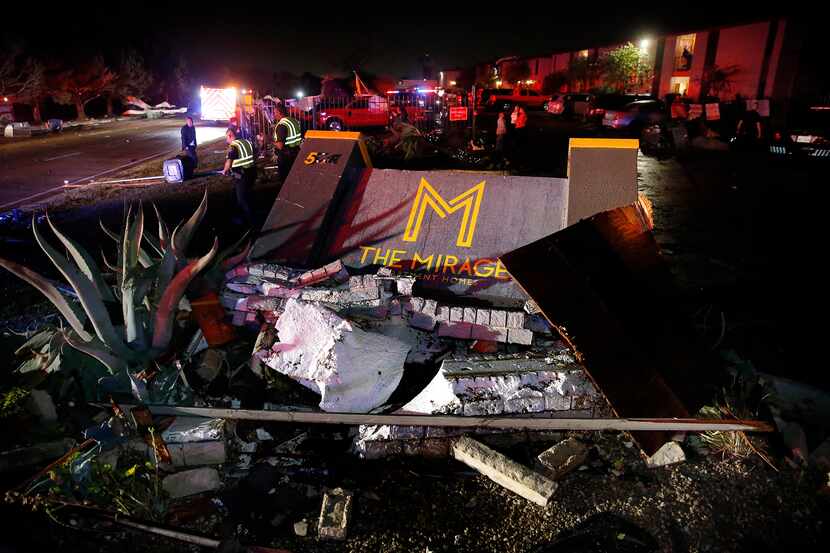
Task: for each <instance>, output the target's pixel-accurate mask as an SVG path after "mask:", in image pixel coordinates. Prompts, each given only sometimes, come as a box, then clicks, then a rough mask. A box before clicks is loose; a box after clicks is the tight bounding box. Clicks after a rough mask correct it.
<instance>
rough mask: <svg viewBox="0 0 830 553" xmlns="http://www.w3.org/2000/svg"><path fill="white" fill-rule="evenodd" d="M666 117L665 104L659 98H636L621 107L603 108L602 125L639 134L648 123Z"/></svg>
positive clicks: (653, 122) (650, 123)
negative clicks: (616, 108) (615, 108)
mask: <svg viewBox="0 0 830 553" xmlns="http://www.w3.org/2000/svg"><path fill="white" fill-rule="evenodd" d="M665 119H666V106H665V104H663V102H662V101H660V100H654V99H651V100H637V101H635V102H631V103H629V104H626V105H625V106H624V107H623V108H622V109H618V110H613V109H609V110H605V113H604V115H603V117H602V126H603V127H604V128H606V129H612V130H614V131H621V132H624V133H626V134H631V135H635V136H639V135H640V133H641V132H642V131H643V129H644V128H645V127H646V126H648V125H653V124H655V123H659V122H661V121H664V120H665Z"/></svg>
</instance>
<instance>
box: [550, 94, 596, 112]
mask: <svg viewBox="0 0 830 553" xmlns="http://www.w3.org/2000/svg"><path fill="white" fill-rule="evenodd" d="M593 98H594V95H593V94H554V95H553V96H551V97H550V99H548V101H547V102H546V103H545V111H547V112H548V113H552V114H554V115H565V116H568V115H576V116H585V115H587V114H588V110H589V108H590V106H591V102H592V101H593Z"/></svg>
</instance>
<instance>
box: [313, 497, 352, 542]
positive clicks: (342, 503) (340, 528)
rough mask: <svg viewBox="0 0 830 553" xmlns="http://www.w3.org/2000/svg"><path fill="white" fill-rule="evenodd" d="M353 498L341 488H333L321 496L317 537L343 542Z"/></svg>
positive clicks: (350, 514)
mask: <svg viewBox="0 0 830 553" xmlns="http://www.w3.org/2000/svg"><path fill="white" fill-rule="evenodd" d="M353 499H354V496H353V494H352V493H351V492H349V491H346V490H344V489H343V488H334V489H333V490H329V491H327V492H325V494H323V504H322V506H321V507H320V519H319V520H318V522H317V536H318V537H319V538H320V539H323V540H345V539H346V537H347V530H348V526H349V519H350V518H351V516H352V504H353Z"/></svg>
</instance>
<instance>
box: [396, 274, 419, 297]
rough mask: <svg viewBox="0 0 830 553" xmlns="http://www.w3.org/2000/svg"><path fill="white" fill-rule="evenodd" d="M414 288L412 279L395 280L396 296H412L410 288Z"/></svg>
mask: <svg viewBox="0 0 830 553" xmlns="http://www.w3.org/2000/svg"><path fill="white" fill-rule="evenodd" d="M414 286H415V279H414V278H398V279H395V289H396V290H397V291H398V294H402V295H404V296H411V295H412V288H413V287H414Z"/></svg>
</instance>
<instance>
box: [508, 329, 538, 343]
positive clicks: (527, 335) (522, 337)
mask: <svg viewBox="0 0 830 553" xmlns="http://www.w3.org/2000/svg"><path fill="white" fill-rule="evenodd" d="M507 341H508V342H509V343H511V344H521V345H523V346H529V345H531V344H532V343H533V331H532V330H528V329H526V328H508V329H507Z"/></svg>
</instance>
